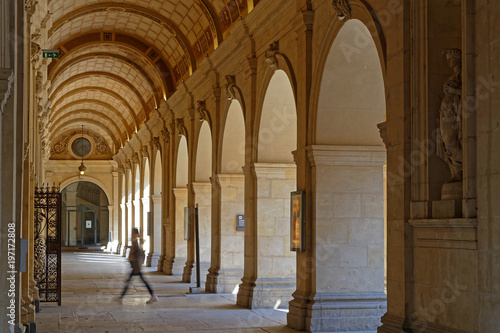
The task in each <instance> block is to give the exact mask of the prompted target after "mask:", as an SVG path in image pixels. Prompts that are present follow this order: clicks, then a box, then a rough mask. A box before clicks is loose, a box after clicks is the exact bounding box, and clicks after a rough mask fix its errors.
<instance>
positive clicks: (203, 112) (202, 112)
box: [196, 101, 209, 121]
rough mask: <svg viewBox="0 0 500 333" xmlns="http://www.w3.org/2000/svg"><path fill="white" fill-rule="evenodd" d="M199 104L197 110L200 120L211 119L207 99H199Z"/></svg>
mask: <svg viewBox="0 0 500 333" xmlns="http://www.w3.org/2000/svg"><path fill="white" fill-rule="evenodd" d="M197 104H198V106H197V108H196V110H197V111H198V116H199V118H200V121H204V120H206V121H208V120H209V114H208V110H207V103H206V102H205V101H198V102H197Z"/></svg>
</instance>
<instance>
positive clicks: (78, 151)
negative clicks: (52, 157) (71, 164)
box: [71, 138, 92, 157]
mask: <svg viewBox="0 0 500 333" xmlns="http://www.w3.org/2000/svg"><path fill="white" fill-rule="evenodd" d="M91 149H92V144H91V143H90V141H89V140H87V139H86V138H77V139H75V140H74V141H73V143H72V144H71V150H72V151H73V154H75V155H76V156H79V157H85V156H87V155H88V154H89V153H90V151H91Z"/></svg>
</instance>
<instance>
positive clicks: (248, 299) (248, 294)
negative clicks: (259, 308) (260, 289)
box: [236, 278, 255, 309]
mask: <svg viewBox="0 0 500 333" xmlns="http://www.w3.org/2000/svg"><path fill="white" fill-rule="evenodd" d="M241 281H243V282H242V283H241V284H240V285H239V287H238V295H237V296H236V304H237V305H239V306H241V307H243V308H247V309H251V308H252V298H253V288H255V283H253V282H250V281H248V280H246V279H245V278H243V279H241Z"/></svg>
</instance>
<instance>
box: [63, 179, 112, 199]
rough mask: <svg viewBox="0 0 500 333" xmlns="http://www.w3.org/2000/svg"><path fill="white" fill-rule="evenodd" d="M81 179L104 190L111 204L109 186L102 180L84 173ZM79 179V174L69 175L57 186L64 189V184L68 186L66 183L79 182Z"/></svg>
mask: <svg viewBox="0 0 500 333" xmlns="http://www.w3.org/2000/svg"><path fill="white" fill-rule="evenodd" d="M83 179H84V180H85V181H87V182H90V183H93V184H95V185H97V186H99V187H100V188H101V189H102V190H103V191H104V193H105V194H106V197H107V198H108V202H109V205H110V206H111V205H112V204H111V203H112V202H113V196H112V195H111V193H112V192H111V191H110V190H109V188H108V187H107V186H106V185H105V184H104V183H103V182H102V181H100V180H99V179H97V178H94V177H91V176H87V175H85V176H84V177H83ZM81 180H82V179H81V178H80V176H74V177H69V178H67V179H65V180H63V181H62V182H61V185H59V187H60V188H61V189H64V188H65V187H66V186H68V185H70V184H72V183H76V182H79V181H81Z"/></svg>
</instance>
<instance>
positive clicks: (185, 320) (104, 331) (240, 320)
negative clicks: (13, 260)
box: [37, 253, 296, 333]
mask: <svg viewBox="0 0 500 333" xmlns="http://www.w3.org/2000/svg"><path fill="white" fill-rule="evenodd" d="M62 270H63V273H62V306H60V307H58V306H57V305H54V304H49V303H42V304H41V312H40V313H39V314H37V325H38V329H39V332H41V333H59V332H67V333H91V332H92V333H118V332H204V333H211V332H217V333H226V332H227V333H229V332H241V333H257V332H296V331H295V330H292V329H289V328H287V327H286V326H285V323H286V312H285V311H283V310H272V309H267V310H246V309H241V308H238V307H237V306H235V295H231V294H225V295H220V294H219V295H215V294H198V295H194V294H186V293H187V291H188V289H189V284H185V283H179V282H178V281H179V280H180V276H166V275H163V274H160V273H158V272H155V271H154V269H152V268H145V269H144V273H145V276H146V279H147V280H148V281H149V282H151V284H152V287H153V289H154V290H155V292H156V294H157V295H158V298H159V301H158V302H156V303H153V304H145V302H146V301H147V300H148V299H149V294H148V292H147V290H146V288H145V286H144V285H143V284H142V281H140V279H139V278H137V277H134V279H133V281H134V283H133V285H132V286H131V287H130V288H129V291H128V293H127V296H126V297H125V299H124V301H123V305H122V304H119V303H118V302H116V301H114V298H115V297H117V296H118V295H119V294H120V292H121V290H122V288H123V285H124V280H125V278H126V276H127V275H128V274H129V264H128V262H127V261H126V259H124V258H122V257H119V256H117V255H112V254H104V253H63V256H62Z"/></svg>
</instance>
